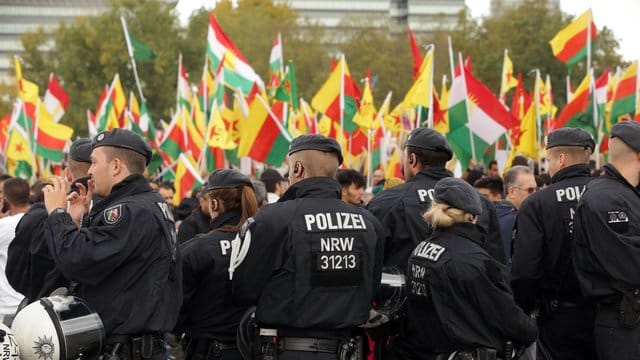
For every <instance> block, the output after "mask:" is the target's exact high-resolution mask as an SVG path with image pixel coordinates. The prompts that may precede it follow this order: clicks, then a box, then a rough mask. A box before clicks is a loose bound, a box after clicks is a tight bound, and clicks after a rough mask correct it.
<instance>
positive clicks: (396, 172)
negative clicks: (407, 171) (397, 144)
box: [384, 149, 403, 179]
mask: <svg viewBox="0 0 640 360" xmlns="http://www.w3.org/2000/svg"><path fill="white" fill-rule="evenodd" d="M399 152H400V150H398V149H395V150H394V151H393V155H391V158H390V159H389V161H388V162H387V164H386V167H385V171H384V178H385V179H391V178H394V177H397V178H401V179H402V178H403V176H402V164H401V163H400V156H399V155H398V154H399Z"/></svg>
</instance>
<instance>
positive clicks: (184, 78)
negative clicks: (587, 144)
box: [176, 54, 193, 112]
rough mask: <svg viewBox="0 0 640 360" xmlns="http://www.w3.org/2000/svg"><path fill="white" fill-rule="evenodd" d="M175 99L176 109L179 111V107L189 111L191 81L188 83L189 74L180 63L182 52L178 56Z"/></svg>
mask: <svg viewBox="0 0 640 360" xmlns="http://www.w3.org/2000/svg"><path fill="white" fill-rule="evenodd" d="M176 89H177V92H178V94H177V99H176V111H180V109H181V108H185V109H187V111H188V112H190V111H191V98H192V97H193V96H192V94H191V83H189V75H188V74H187V70H186V69H185V67H184V64H183V63H182V54H180V55H179V56H178V81H177V85H176Z"/></svg>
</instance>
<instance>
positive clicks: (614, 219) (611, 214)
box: [607, 211, 629, 224]
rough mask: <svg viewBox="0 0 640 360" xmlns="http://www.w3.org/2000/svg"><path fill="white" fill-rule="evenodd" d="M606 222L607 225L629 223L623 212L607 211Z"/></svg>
mask: <svg viewBox="0 0 640 360" xmlns="http://www.w3.org/2000/svg"><path fill="white" fill-rule="evenodd" d="M607 220H608V221H607V222H608V223H609V224H616V223H627V222H629V217H628V216H627V213H625V212H624V211H608V212H607Z"/></svg>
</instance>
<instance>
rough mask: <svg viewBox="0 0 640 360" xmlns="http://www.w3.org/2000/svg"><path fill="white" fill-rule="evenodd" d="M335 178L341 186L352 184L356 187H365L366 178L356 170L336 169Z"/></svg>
mask: <svg viewBox="0 0 640 360" xmlns="http://www.w3.org/2000/svg"><path fill="white" fill-rule="evenodd" d="M336 180H337V181H338V182H339V183H340V186H342V187H349V186H350V185H351V184H354V185H355V186H356V187H357V188H361V187H365V186H366V184H367V181H366V179H365V178H364V176H363V175H362V174H360V172H359V171H358V170H354V169H343V170H338V172H337V173H336Z"/></svg>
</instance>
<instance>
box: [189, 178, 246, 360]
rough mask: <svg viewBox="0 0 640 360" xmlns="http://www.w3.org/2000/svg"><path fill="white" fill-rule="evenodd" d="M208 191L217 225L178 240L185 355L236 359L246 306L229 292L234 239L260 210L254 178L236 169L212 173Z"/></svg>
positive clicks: (238, 354)
mask: <svg viewBox="0 0 640 360" xmlns="http://www.w3.org/2000/svg"><path fill="white" fill-rule="evenodd" d="M204 191H205V192H206V193H205V194H204V195H205V197H206V199H207V202H208V208H209V213H210V215H211V219H212V223H211V227H212V228H213V230H211V232H209V233H207V234H200V235H197V236H196V237H194V238H192V239H190V240H187V241H186V242H185V243H183V244H181V245H180V251H181V255H182V263H183V279H184V302H183V304H182V310H181V311H180V318H179V320H178V326H177V328H178V329H179V330H180V332H184V333H185V339H184V340H183V342H184V343H183V345H184V349H185V359H202V360H207V359H210V360H213V359H223V360H226V359H238V360H242V356H241V355H240V352H239V351H238V348H237V346H236V341H235V338H236V329H237V327H238V323H239V322H240V318H241V317H242V315H243V314H244V313H245V311H246V310H247V307H246V306H239V305H237V304H236V303H235V302H234V301H233V299H232V297H231V281H230V280H229V257H230V256H231V241H232V240H233V239H234V238H235V237H236V233H237V232H238V230H239V229H240V226H241V225H242V224H243V223H244V222H245V221H246V220H247V219H248V218H249V217H251V216H253V215H255V213H256V212H257V211H258V204H257V202H256V197H255V195H254V192H253V186H252V183H251V180H250V179H249V178H248V177H247V176H245V175H243V174H242V173H240V172H239V171H237V170H231V169H222V170H217V171H216V172H214V173H213V174H211V175H210V176H209V180H208V182H207V186H206V188H205V189H204Z"/></svg>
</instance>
